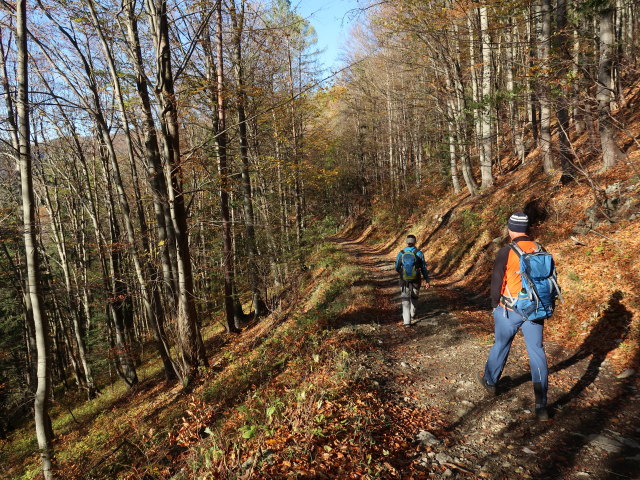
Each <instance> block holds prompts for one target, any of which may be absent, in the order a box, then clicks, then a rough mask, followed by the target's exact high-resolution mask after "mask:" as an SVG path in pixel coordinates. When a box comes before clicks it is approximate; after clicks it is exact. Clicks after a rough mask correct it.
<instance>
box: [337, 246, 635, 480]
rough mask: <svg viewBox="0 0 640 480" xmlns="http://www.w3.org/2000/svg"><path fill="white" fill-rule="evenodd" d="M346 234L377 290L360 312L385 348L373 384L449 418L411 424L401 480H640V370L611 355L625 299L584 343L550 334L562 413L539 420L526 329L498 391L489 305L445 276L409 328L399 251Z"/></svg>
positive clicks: (376, 356) (365, 328)
mask: <svg viewBox="0 0 640 480" xmlns="http://www.w3.org/2000/svg"><path fill="white" fill-rule="evenodd" d="M336 241H337V242H338V243H339V244H340V247H341V248H342V249H343V250H345V251H346V252H348V253H349V254H350V255H351V256H353V257H354V259H355V260H356V261H357V262H358V263H359V264H360V265H361V266H362V268H364V269H366V271H367V272H368V277H369V281H370V282H371V283H372V284H373V285H374V287H375V289H376V297H377V299H378V302H377V304H376V305H375V306H372V307H371V308H368V309H366V310H365V311H361V312H362V314H360V315H358V316H357V317H355V318H353V319H352V323H353V327H354V328H356V329H358V330H359V332H358V333H359V334H360V335H361V336H363V337H365V338H367V337H368V338H367V340H368V341H370V342H371V343H372V344H374V345H378V347H379V351H373V352H369V354H367V356H366V359H365V362H364V364H365V365H366V369H367V374H366V381H367V382H368V383H370V384H371V386H372V388H374V389H376V390H377V391H378V392H379V395H380V397H381V398H382V399H383V401H384V402H385V404H387V405H401V406H404V407H408V408H409V409H420V410H429V411H432V412H435V413H436V414H437V416H438V419H437V420H438V421H437V422H435V423H434V424H438V425H439V427H438V429H437V431H428V430H416V429H415V426H414V425H412V424H411V423H409V424H408V425H406V428H405V430H404V431H405V437H406V438H408V439H409V445H411V446H410V448H408V449H407V450H406V458H405V459H404V465H405V466H406V467H407V468H406V469H405V470H403V467H402V462H400V463H398V462H393V463H394V464H395V468H396V469H397V476H396V475H394V477H396V478H400V477H401V478H493V479H514V478H532V479H589V478H591V479H612V480H613V479H625V478H632V479H640V428H639V427H638V423H637V418H638V417H639V416H640V401H639V400H640V392H639V391H638V386H639V381H638V380H639V379H638V375H637V374H636V372H634V371H633V370H626V371H623V372H619V371H615V370H614V367H613V366H612V365H610V364H609V363H608V361H607V360H606V354H607V352H608V351H610V350H611V349H612V348H615V345H617V342H619V338H615V337H616V334H615V332H616V329H615V328H612V325H613V326H615V325H616V324H620V325H623V324H624V323H625V322H628V321H629V318H628V317H629V315H630V314H629V312H628V311H627V310H626V309H625V308H624V306H622V305H621V304H619V303H616V302H612V303H611V304H610V305H609V307H608V309H607V312H606V314H605V315H603V317H602V320H601V321H600V322H599V324H598V325H600V324H603V323H606V324H607V328H599V327H598V325H596V326H595V327H594V328H593V329H592V330H591V333H590V334H589V335H588V336H587V337H586V338H585V340H584V342H583V343H582V345H581V347H579V348H578V349H577V350H575V351H567V350H566V349H564V348H563V347H562V346H561V345H560V344H558V343H554V342H551V341H546V342H545V349H546V352H547V356H548V362H549V368H550V388H549V406H550V416H551V419H550V420H549V421H547V422H539V421H537V420H536V418H535V416H534V414H533V407H534V405H533V401H534V396H533V389H532V385H531V382H530V375H529V366H528V357H527V352H526V348H525V345H524V341H523V339H522V334H521V333H518V335H517V336H516V339H515V341H514V343H513V347H512V350H511V354H510V357H509V360H508V362H507V365H506V368H505V371H504V373H503V377H502V379H501V380H500V382H499V384H498V392H497V396H495V397H489V396H487V394H486V392H485V391H484V389H483V388H482V387H481V386H480V385H479V383H478V381H477V374H478V373H480V372H482V371H483V369H484V362H485V361H486V357H487V354H488V351H489V348H490V346H491V344H492V341H493V320H492V318H491V314H490V310H489V308H488V305H485V304H478V303H477V299H476V302H475V303H474V302H472V301H468V300H467V299H466V298H464V296H463V295H462V292H457V291H456V289H455V288H451V286H449V288H445V287H447V285H446V284H444V282H443V281H441V282H440V285H439V281H438V279H437V278H436V279H434V280H433V282H432V285H433V288H431V289H429V290H425V289H424V288H423V289H422V290H421V292H420V297H419V301H418V308H417V312H416V320H415V324H414V325H413V326H412V327H410V328H405V327H403V326H402V319H401V314H400V311H401V309H400V299H399V288H398V281H397V277H396V273H395V271H394V269H393V262H394V258H395V252H390V251H384V250H379V249H378V250H376V248H375V247H371V246H368V245H366V243H364V242H363V241H362V240H355V241H349V240H346V239H339V240H336ZM470 312H472V314H470ZM552 321H553V319H551V320H548V322H552ZM621 328H622V327H621ZM602 332H606V335H604V334H603V333H602ZM607 337H612V338H607ZM397 427H398V426H396V428H397ZM402 429H403V426H401V427H400V430H402Z"/></svg>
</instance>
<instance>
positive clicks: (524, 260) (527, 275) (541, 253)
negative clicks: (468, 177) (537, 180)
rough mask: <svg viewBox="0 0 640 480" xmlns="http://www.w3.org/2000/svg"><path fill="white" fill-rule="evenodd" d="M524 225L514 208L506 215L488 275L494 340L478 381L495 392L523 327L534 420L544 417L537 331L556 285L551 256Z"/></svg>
mask: <svg viewBox="0 0 640 480" xmlns="http://www.w3.org/2000/svg"><path fill="white" fill-rule="evenodd" d="M528 227H529V217H527V215H526V214H524V213H520V212H518V213H514V214H513V215H511V217H509V221H508V228H509V237H510V239H511V242H510V243H509V245H507V246H506V247H503V248H502V249H500V251H499V252H498V255H497V256H496V261H495V264H494V266H493V273H492V275H491V305H492V307H493V319H494V329H495V342H494V344H493V347H491V350H490V351H489V358H488V360H487V363H486V365H485V369H484V374H483V375H482V374H479V375H478V380H479V381H480V383H481V384H482V386H483V387H484V388H485V390H487V392H489V393H490V394H491V395H495V393H496V384H497V383H498V380H499V379H500V376H501V375H502V370H503V368H504V365H505V363H506V361H507V357H508V356H509V350H510V349H511V342H512V341H513V338H514V337H515V335H516V333H517V332H518V330H519V329H520V328H522V334H523V335H524V340H525V343H526V344H527V352H528V353H529V365H530V368H531V378H532V380H533V391H534V394H535V402H536V404H535V414H536V417H537V418H538V420H548V419H549V415H548V413H547V386H548V380H547V377H548V369H547V356H546V354H545V351H544V346H543V343H542V330H543V328H544V319H545V318H548V317H549V316H551V314H552V313H553V307H554V303H555V299H556V297H558V296H559V295H560V289H559V287H558V284H557V282H556V272H555V266H554V264H553V259H552V257H551V255H550V254H549V253H547V252H546V251H545V250H544V248H542V246H541V245H540V244H538V243H536V242H534V241H533V240H531V239H530V238H529V237H528V236H527V235H526V233H527V230H528Z"/></svg>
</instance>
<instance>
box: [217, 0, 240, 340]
mask: <svg viewBox="0 0 640 480" xmlns="http://www.w3.org/2000/svg"><path fill="white" fill-rule="evenodd" d="M222 28H223V23H222V2H221V1H220V0H218V2H217V3H216V60H215V63H216V101H217V112H218V119H217V125H216V147H217V152H218V172H219V173H220V215H221V217H222V268H223V271H224V311H225V317H226V320H227V325H226V326H227V331H229V332H236V333H237V332H238V328H237V327H236V325H235V318H234V316H235V308H234V307H235V305H234V303H235V302H234V299H233V293H234V287H233V239H232V235H233V234H232V230H231V212H230V208H229V190H230V182H229V165H228V160H229V159H228V158H227V132H226V129H227V125H226V106H225V100H224V56H223V44H222Z"/></svg>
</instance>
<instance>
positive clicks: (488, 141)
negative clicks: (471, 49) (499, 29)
mask: <svg viewBox="0 0 640 480" xmlns="http://www.w3.org/2000/svg"><path fill="white" fill-rule="evenodd" d="M479 11H480V36H481V39H482V42H481V45H482V111H481V114H480V115H481V124H482V157H481V162H480V174H481V178H482V181H481V185H480V188H481V189H483V190H484V189H486V188H489V187H491V186H492V185H493V174H492V172H491V166H492V163H493V151H492V150H493V148H492V138H491V105H492V101H491V80H492V78H491V73H492V71H491V70H492V69H491V39H490V37H489V15H488V13H487V7H486V6H482V7H480V9H479Z"/></svg>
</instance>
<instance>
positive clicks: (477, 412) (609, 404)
mask: <svg viewBox="0 0 640 480" xmlns="http://www.w3.org/2000/svg"><path fill="white" fill-rule="evenodd" d="M622 298H623V297H622V293H621V292H620V291H615V292H613V293H612V295H611V297H610V299H609V303H608V306H607V308H606V309H605V311H604V312H603V313H602V315H601V317H600V319H599V320H598V322H597V324H596V325H595V326H594V327H593V329H592V330H591V331H590V333H589V336H588V337H587V338H586V339H585V340H584V342H583V343H582V345H581V346H580V347H579V348H578V349H577V350H576V352H575V353H574V354H573V355H571V356H570V357H568V358H566V359H565V360H562V361H560V362H558V363H556V364H555V365H553V366H552V367H551V368H550V373H555V372H559V371H561V370H564V369H566V368H569V367H571V366H573V365H575V364H576V363H578V362H580V361H581V360H584V359H586V358H588V357H591V359H590V360H589V364H588V366H587V367H586V369H585V371H584V373H583V374H582V376H581V377H580V378H579V379H578V381H577V382H576V383H575V384H574V385H573V386H572V387H571V389H570V390H569V391H567V392H565V393H564V394H563V395H562V396H560V398H558V399H557V400H556V401H555V402H554V403H552V404H551V405H550V410H551V411H552V412H553V410H555V409H557V410H558V413H557V415H556V416H555V418H554V421H552V422H536V421H535V420H534V419H533V418H528V419H526V420H525V421H523V419H522V418H515V417H517V416H518V415H517V414H516V412H511V413H512V414H513V416H514V419H513V420H511V421H510V422H509V423H508V424H507V425H506V426H505V427H504V428H503V429H502V430H501V431H500V432H498V433H496V434H495V435H496V436H498V437H499V436H511V437H513V438H516V439H524V438H526V441H527V443H528V444H530V445H536V447H535V448H534V447H532V448H534V450H536V449H538V450H539V451H538V450H536V453H537V454H538V455H544V458H545V459H546V460H545V462H544V463H540V464H539V467H540V468H539V470H538V471H537V472H534V477H535V478H537V479H540V480H552V479H560V478H568V477H567V476H565V473H566V475H569V472H572V471H574V470H575V469H576V468H578V467H580V466H579V465H578V461H579V454H580V453H581V452H583V449H584V448H586V447H587V445H588V444H591V443H592V442H593V441H594V438H596V437H597V436H598V435H600V436H608V437H609V438H611V437H613V440H616V438H615V435H614V434H613V431H612V430H611V429H612V428H615V429H616V430H618V431H617V432H616V433H617V434H619V435H620V436H625V437H627V438H628V440H627V442H626V443H624V442H619V444H618V447H619V448H618V450H617V451H613V452H612V453H611V455H610V456H609V457H608V458H607V459H606V461H607V467H606V468H605V469H604V470H603V471H604V472H607V473H606V476H599V477H598V478H602V479H606V480H613V479H614V478H616V479H619V478H635V477H634V476H633V475H636V474H637V471H638V463H639V462H638V460H637V455H638V454H639V453H640V438H639V437H640V432H639V431H638V430H636V429H635V424H634V423H633V422H626V423H624V424H623V423H622V422H619V421H618V420H617V419H616V418H615V417H617V416H618V415H619V414H620V413H621V412H622V411H623V410H624V411H625V414H626V415H627V418H637V416H638V414H640V404H639V403H638V402H637V400H635V397H636V395H637V392H636V389H635V386H634V385H633V383H634V382H633V379H632V378H630V379H627V380H622V381H618V382H617V383H616V384H615V386H614V390H613V392H612V395H611V396H610V397H609V398H608V399H606V400H604V401H600V402H598V401H597V400H596V399H594V401H593V402H591V403H590V404H589V403H587V404H586V406H585V405H576V406H572V407H571V408H565V409H564V410H561V409H562V407H565V406H568V404H569V403H570V402H571V401H572V400H574V399H576V398H577V397H579V396H580V395H581V394H582V393H583V392H584V391H585V390H586V389H587V387H589V386H590V385H591V384H593V383H594V381H595V380H596V378H597V376H598V373H599V371H600V367H601V365H602V363H603V362H604V360H605V358H606V356H607V354H608V353H609V352H611V351H612V350H614V349H615V348H616V347H617V346H618V345H619V343H620V342H621V341H622V340H624V339H625V338H626V337H627V335H628V334H629V327H630V323H631V320H632V313H631V312H630V311H629V310H628V309H627V308H626V307H625V306H624V305H623V304H622V303H621V300H622ZM638 364H640V354H638V355H636V357H635V358H634V360H633V361H632V365H634V366H637V365H638ZM506 378H507V377H505V379H506ZM530 380H531V376H530V374H529V373H527V374H525V375H521V376H519V377H517V378H515V379H512V380H510V381H509V382H508V384H507V385H503V388H506V390H500V389H499V394H500V393H504V392H505V391H508V390H511V389H513V388H515V387H517V386H519V385H521V384H523V383H525V382H527V381H530ZM499 385H500V384H499ZM531 400H533V395H531ZM587 400H588V399H587ZM495 401H496V400H495V399H493V398H489V399H486V400H484V401H482V402H481V403H480V404H479V405H477V406H476V407H474V408H473V409H471V410H470V411H469V412H468V413H467V414H465V415H464V416H463V417H461V418H460V419H459V420H458V421H456V422H455V423H453V424H451V425H450V426H449V427H448V430H449V431H454V430H456V429H458V428H460V427H461V426H462V425H463V424H467V423H470V422H476V421H478V420H479V419H480V418H481V417H482V416H483V415H485V414H487V413H488V412H489V411H491V410H492V409H493V408H494V404H495ZM629 408H632V409H633V411H635V414H634V413H632V412H629ZM559 422H561V423H560V424H559ZM560 425H561V426H562V428H560ZM550 432H558V433H560V435H559V436H557V437H551V438H555V440H554V441H553V442H551V443H549V440H548V439H549V438H550V437H548V435H547V434H548V433H550ZM629 437H631V438H629ZM539 441H540V442H541V443H540V444H538V442H539ZM492 455H493V454H487V456H486V458H485V459H483V460H481V461H480V463H482V461H489V460H490V458H491V456H492ZM634 456H635V458H633V459H632V457H634Z"/></svg>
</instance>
